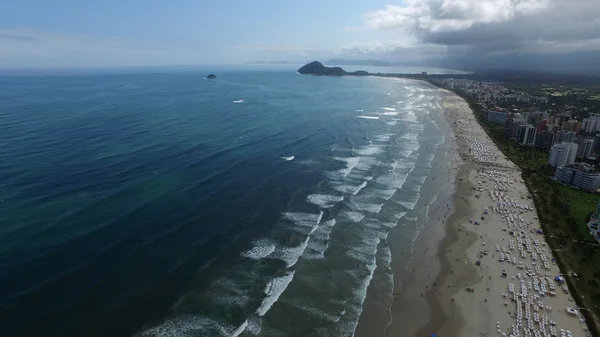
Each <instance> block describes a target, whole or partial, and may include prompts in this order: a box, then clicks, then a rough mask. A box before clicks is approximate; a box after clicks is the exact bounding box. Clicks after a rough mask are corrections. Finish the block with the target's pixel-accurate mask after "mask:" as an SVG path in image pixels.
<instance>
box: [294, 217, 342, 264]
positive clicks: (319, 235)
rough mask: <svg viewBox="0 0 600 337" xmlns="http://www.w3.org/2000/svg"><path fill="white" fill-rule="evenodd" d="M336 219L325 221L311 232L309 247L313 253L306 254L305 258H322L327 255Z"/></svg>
mask: <svg viewBox="0 0 600 337" xmlns="http://www.w3.org/2000/svg"><path fill="white" fill-rule="evenodd" d="M335 223H336V221H335V219H331V220H327V221H325V222H323V223H322V224H321V225H320V226H319V228H317V230H316V231H315V232H314V233H312V234H311V236H310V238H311V240H310V241H309V244H308V248H309V250H311V251H312V252H313V254H304V255H303V256H302V258H303V259H311V260H312V259H322V258H324V257H325V252H326V251H327V248H329V235H330V234H331V230H332V229H333V226H335Z"/></svg>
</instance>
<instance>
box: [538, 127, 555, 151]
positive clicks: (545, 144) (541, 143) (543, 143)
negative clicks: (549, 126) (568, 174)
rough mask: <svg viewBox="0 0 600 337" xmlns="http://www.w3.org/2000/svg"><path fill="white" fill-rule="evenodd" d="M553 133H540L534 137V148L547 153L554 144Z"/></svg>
mask: <svg viewBox="0 0 600 337" xmlns="http://www.w3.org/2000/svg"><path fill="white" fill-rule="evenodd" d="M554 136H555V133H554V132H550V131H541V132H537V133H536V135H535V148H536V149H538V150H541V151H545V152H548V151H550V148H551V147H552V145H553V144H554Z"/></svg>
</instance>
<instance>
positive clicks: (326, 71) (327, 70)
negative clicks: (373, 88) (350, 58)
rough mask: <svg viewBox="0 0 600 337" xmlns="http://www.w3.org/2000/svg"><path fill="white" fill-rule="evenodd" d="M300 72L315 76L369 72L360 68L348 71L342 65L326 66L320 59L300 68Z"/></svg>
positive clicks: (359, 74)
mask: <svg viewBox="0 0 600 337" xmlns="http://www.w3.org/2000/svg"><path fill="white" fill-rule="evenodd" d="M298 73H299V74H303V75H313V76H342V75H354V76H366V75H369V72H367V71H364V70H358V71H353V72H347V71H345V70H344V69H342V68H341V67H326V66H324V65H323V63H321V62H319V61H313V62H311V63H308V64H305V65H304V66H302V67H301V68H300V69H298Z"/></svg>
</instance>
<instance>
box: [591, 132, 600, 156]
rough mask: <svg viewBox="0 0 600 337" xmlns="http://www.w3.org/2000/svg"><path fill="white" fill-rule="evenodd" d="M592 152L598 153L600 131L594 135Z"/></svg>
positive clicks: (599, 152) (599, 150)
mask: <svg viewBox="0 0 600 337" xmlns="http://www.w3.org/2000/svg"><path fill="white" fill-rule="evenodd" d="M592 152H596V153H597V154H600V133H597V134H596V137H594V149H593V150H592Z"/></svg>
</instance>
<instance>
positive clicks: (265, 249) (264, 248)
mask: <svg viewBox="0 0 600 337" xmlns="http://www.w3.org/2000/svg"><path fill="white" fill-rule="evenodd" d="M274 250H275V245H274V244H273V242H271V241H270V240H268V239H260V240H256V241H254V242H253V243H252V248H250V249H249V250H248V251H245V252H243V253H242V256H244V257H247V258H250V259H253V260H260V259H262V258H265V257H267V256H269V255H270V254H271V253H273V251H274Z"/></svg>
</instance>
